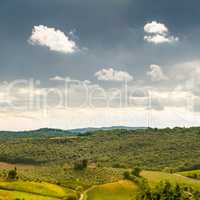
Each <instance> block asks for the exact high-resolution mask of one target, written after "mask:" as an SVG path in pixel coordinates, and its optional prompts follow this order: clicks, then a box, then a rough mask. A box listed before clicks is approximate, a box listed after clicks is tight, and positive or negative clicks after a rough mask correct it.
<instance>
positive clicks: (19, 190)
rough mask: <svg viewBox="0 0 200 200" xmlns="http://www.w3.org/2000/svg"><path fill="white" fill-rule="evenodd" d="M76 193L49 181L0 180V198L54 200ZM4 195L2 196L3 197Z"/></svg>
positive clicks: (10, 199)
mask: <svg viewBox="0 0 200 200" xmlns="http://www.w3.org/2000/svg"><path fill="white" fill-rule="evenodd" d="M70 195H76V193H75V192H74V191H73V190H70V189H67V188H63V187H60V186H58V185H54V184H50V183H45V182H41V183H37V182H28V181H1V182H0V199H5V197H6V199H9V200H12V199H16V198H20V199H28V200H30V199H31V200H32V199H33V200H37V199H39V200H40V199H41V200H43V199H44V200H54V199H62V198H64V197H68V196H70ZM3 197H4V198H3Z"/></svg>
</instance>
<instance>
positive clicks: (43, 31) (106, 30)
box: [0, 0, 200, 130]
mask: <svg viewBox="0 0 200 200" xmlns="http://www.w3.org/2000/svg"><path fill="white" fill-rule="evenodd" d="M199 7H200V2H199V1H198V0H190V1H188V0H173V1H172V0H169V1H166V0H148V1H146V0H101V1H99V0H84V1H83V0H56V1H55V0H1V1H0V44H1V45H0V130H30V129H37V128H42V127H50V128H62V129H71V128H80V127H101V126H116V125H117V126H119V125H124V126H133V127H138V126H139V127H141V126H151V127H161V128H163V127H175V126H186V127H188V126H198V125H199V123H200V118H199V115H200V91H199V89H200V80H199V75H200V57H199V56H200V45H199V42H200V38H199V35H200V23H199V19H200V12H199Z"/></svg>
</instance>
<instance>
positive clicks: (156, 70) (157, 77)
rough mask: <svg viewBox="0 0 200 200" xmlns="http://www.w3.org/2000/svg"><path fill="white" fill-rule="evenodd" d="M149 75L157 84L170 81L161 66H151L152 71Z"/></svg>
mask: <svg viewBox="0 0 200 200" xmlns="http://www.w3.org/2000/svg"><path fill="white" fill-rule="evenodd" d="M147 75H148V76H150V78H151V80H152V81H155V82H156V81H162V80H167V79H168V77H167V76H166V75H165V74H164V72H163V70H162V68H161V67H160V66H159V65H150V71H149V72H147Z"/></svg>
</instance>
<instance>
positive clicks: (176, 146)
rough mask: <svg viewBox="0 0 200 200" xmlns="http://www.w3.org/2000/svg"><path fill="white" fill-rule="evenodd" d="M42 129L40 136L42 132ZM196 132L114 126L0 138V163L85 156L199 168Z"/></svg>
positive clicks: (109, 163)
mask: <svg viewBox="0 0 200 200" xmlns="http://www.w3.org/2000/svg"><path fill="white" fill-rule="evenodd" d="M43 131H44V133H42V135H45V130H43ZM46 131H47V132H48V131H49V130H48V129H47V130H46ZM199 132H200V129H199V128H190V129H181V128H175V129H162V130H158V129H146V130H123V129H117V130H111V131H95V132H92V133H86V134H84V135H80V136H78V135H77V136H69V135H68V136H66V135H65V136H59V135H58V136H57V137H55V136H52V137H50V138H46V137H44V138H43V137H40V138H35V137H32V138H27V137H25V138H16V139H13V140H12V139H10V140H5V139H0V162H9V163H21V164H37V165H44V164H49V163H53V164H54V165H55V164H59V165H60V164H61V165H63V164H66V163H67V164H68V165H71V166H72V165H73V163H74V162H76V161H78V160H81V159H87V160H88V161H89V163H93V164H95V165H98V166H103V167H122V168H123V167H125V168H126V167H131V166H140V167H141V168H143V169H154V170H162V169H164V168H165V167H170V168H175V169H176V170H179V171H180V170H189V169H198V168H199V166H200V150H199V149H200V134H199ZM37 134H39V133H37ZM48 134H49V133H48ZM40 136H41V135H40Z"/></svg>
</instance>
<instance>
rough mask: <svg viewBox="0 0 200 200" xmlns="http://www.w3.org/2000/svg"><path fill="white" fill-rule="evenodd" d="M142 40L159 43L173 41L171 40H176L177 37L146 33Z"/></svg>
mask: <svg viewBox="0 0 200 200" xmlns="http://www.w3.org/2000/svg"><path fill="white" fill-rule="evenodd" d="M144 40H145V41H147V42H150V43H154V44H161V43H173V42H177V41H178V40H179V39H178V38H177V37H173V36H170V37H167V36H165V35H159V34H156V35H148V36H147V35H146V36H145V37H144Z"/></svg>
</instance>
